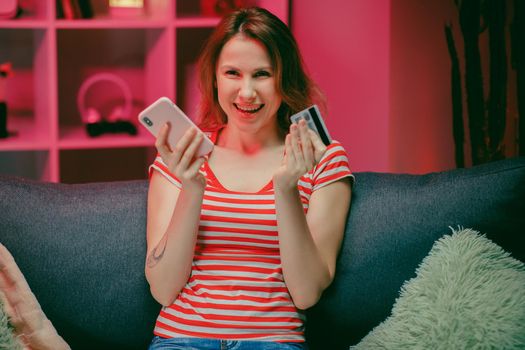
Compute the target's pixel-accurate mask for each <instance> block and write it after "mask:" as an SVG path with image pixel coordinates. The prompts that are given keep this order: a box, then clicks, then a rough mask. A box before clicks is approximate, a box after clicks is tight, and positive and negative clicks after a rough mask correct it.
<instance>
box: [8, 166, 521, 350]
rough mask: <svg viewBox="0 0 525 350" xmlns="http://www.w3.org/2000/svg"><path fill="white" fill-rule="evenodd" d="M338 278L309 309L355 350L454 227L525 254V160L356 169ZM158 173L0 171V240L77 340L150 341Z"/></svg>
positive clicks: (101, 343) (325, 337)
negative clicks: (95, 176) (57, 176)
mask: <svg viewBox="0 0 525 350" xmlns="http://www.w3.org/2000/svg"><path fill="white" fill-rule="evenodd" d="M355 175H356V184H355V186H354V188H353V198H352V207H351V210H350V215H349V218H348V222H347V227H346V233H345V239H344V242H343V247H342V250H341V254H340V256H339V260H338V267H337V273H336V278H335V281H334V283H333V284H332V286H331V287H330V288H329V289H328V290H327V291H326V292H325V294H324V295H323V298H322V299H321V301H320V302H319V303H318V304H317V305H316V306H315V307H313V308H311V309H310V310H308V311H307V314H308V322H307V339H308V342H309V343H310V345H311V348H312V349H347V348H348V345H350V344H353V343H356V342H357V341H358V340H359V339H360V338H362V337H363V336H364V335H365V334H366V333H367V332H368V331H370V330H371V329H372V328H373V327H374V326H376V325H377V324H379V323H380V322H381V321H382V320H384V319H385V318H386V317H387V316H388V315H389V312H390V310H391V307H392V305H393V303H394V300H395V298H396V297H397V295H398V292H399V289H400V287H401V285H402V284H403V282H404V281H405V280H407V279H409V278H411V277H413V276H414V272H415V269H416V267H417V265H418V264H419V263H420V261H421V260H422V259H423V257H424V256H425V255H426V254H427V253H428V251H429V250H430V248H431V247H432V244H433V243H434V241H435V240H436V239H438V238H440V237H441V236H443V235H444V234H448V233H450V230H449V226H452V227H458V226H459V225H461V226H463V227H472V228H474V229H476V230H479V231H481V232H483V233H486V234H487V237H488V238H490V239H492V240H493V241H494V242H496V243H498V244H499V245H501V246H502V247H503V248H504V249H506V250H508V251H510V252H512V253H513V255H514V256H515V257H516V258H518V259H521V260H524V259H525V245H523V237H524V234H523V232H522V231H523V227H525V215H524V214H525V158H516V159H509V160H504V161H500V162H495V163H491V164H487V165H483V166H478V167H474V168H471V169H461V170H454V171H448V172H442V173H435V174H429V175H395V174H380V173H357V174H355ZM147 186H148V184H147V181H128V182H110V183H92V184H78V185H66V184H51V183H39V182H34V181H29V180H22V179H19V178H11V177H1V176H0V220H1V221H0V242H2V243H3V244H4V245H5V246H6V247H7V248H8V249H9V251H10V252H11V253H12V254H13V256H14V257H15V259H16V261H17V263H18V264H19V266H20V269H21V270H22V272H23V273H24V275H25V276H26V279H27V280H28V283H29V285H30V286H31V288H32V289H33V292H34V293H35V295H36V296H37V298H38V300H39V302H40V304H41V306H42V308H43V309H44V311H45V312H46V314H47V315H48V317H49V318H50V319H51V320H52V322H53V324H54V325H55V326H56V328H57V330H58V332H59V333H60V334H61V335H62V336H63V337H64V339H65V340H66V341H67V342H68V343H69V344H70V345H71V346H72V348H73V349H75V350H77V349H145V348H146V346H147V344H148V343H149V341H150V339H151V337H152V329H153V326H154V321H155V318H156V316H157V314H158V311H159V309H160V306H159V305H158V304H157V303H156V302H155V301H154V300H153V298H152V297H151V295H150V292H149V288H148V285H147V282H146V281H145V278H144V257H145V254H146V241H145V232H146V199H147Z"/></svg>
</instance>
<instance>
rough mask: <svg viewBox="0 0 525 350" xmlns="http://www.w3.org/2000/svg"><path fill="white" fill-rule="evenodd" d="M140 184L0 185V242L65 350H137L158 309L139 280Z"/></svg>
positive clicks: (143, 192) (5, 181)
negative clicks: (66, 349) (68, 348)
mask: <svg viewBox="0 0 525 350" xmlns="http://www.w3.org/2000/svg"><path fill="white" fill-rule="evenodd" d="M146 198H147V182H146V181H130V182H111V183H93V184H81V185H65V184H51V183H38V182H34V181H29V180H22V179H13V178H0V213H1V225H0V241H1V242H2V243H3V244H4V245H5V246H6V248H7V249H8V250H9V251H10V252H11V254H12V255H13V256H14V257H15V259H16V261H17V264H18V265H19V267H20V270H21V271H22V272H23V274H24V276H25V277H26V279H27V282H28V283H29V285H30V287H31V289H32V290H33V292H34V294H35V295H36V297H37V299H38V301H39V302H40V305H41V306H42V309H43V310H44V312H45V313H46V314H47V316H48V318H49V319H50V320H51V321H52V322H53V324H54V325H55V327H56V328H57V330H58V333H59V334H60V335H61V336H62V337H63V338H64V339H65V340H66V341H67V342H68V343H69V344H70V346H71V347H72V348H73V349H75V350H76V349H145V348H146V345H147V344H148V342H149V341H151V338H152V332H153V326H154V322H155V318H156V316H157V315H158V311H159V309H160V306H159V304H157V303H156V302H155V301H154V300H153V298H152V297H151V294H150V292H149V287H148V285H147V282H146V280H145V278H144V261H145V260H144V259H145V254H146V237H145V232H146Z"/></svg>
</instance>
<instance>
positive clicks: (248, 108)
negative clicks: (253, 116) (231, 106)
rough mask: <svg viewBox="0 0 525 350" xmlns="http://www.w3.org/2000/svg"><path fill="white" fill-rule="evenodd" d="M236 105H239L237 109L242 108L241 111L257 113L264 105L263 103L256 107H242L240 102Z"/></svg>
mask: <svg viewBox="0 0 525 350" xmlns="http://www.w3.org/2000/svg"><path fill="white" fill-rule="evenodd" d="M235 107H237V109H238V110H240V111H241V112H246V113H255V112H257V111H258V110H260V109H261V108H262V107H263V105H259V106H256V107H241V106H239V105H238V104H235Z"/></svg>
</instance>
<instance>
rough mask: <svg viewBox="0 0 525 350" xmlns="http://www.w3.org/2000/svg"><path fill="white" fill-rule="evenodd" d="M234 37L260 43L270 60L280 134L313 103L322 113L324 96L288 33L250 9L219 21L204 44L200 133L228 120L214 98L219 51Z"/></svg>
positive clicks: (281, 25) (274, 20) (260, 11)
mask: <svg viewBox="0 0 525 350" xmlns="http://www.w3.org/2000/svg"><path fill="white" fill-rule="evenodd" d="M237 34H243V35H246V36H247V37H249V38H252V39H255V40H257V41H259V42H260V43H262V44H263V45H264V46H265V47H266V49H267V51H268V55H269V56H270V60H271V64H272V68H273V70H274V76H275V82H276V90H277V93H279V94H280V96H281V98H282V103H281V106H280V107H279V109H278V111H277V121H278V125H279V128H280V130H281V131H282V132H283V133H284V134H285V133H287V132H288V128H289V127H290V120H289V117H290V116H291V115H292V114H294V113H297V112H299V111H301V110H303V109H305V108H307V107H309V106H310V105H312V104H313V103H317V104H319V105H320V107H321V109H324V106H325V104H324V96H323V95H322V93H321V91H320V90H319V88H318V87H317V85H316V84H315V83H314V82H313V80H312V79H311V78H310V77H309V76H308V74H307V73H306V71H305V68H304V63H303V60H302V57H301V54H300V52H299V49H298V46H297V42H296V41H295V39H294V37H293V35H292V33H291V31H290V29H289V28H288V27H287V26H286V24H284V23H283V22H282V21H281V20H280V19H279V18H278V17H276V16H275V15H273V14H272V13H271V12H269V11H268V10H265V9H262V8H259V7H250V8H244V9H240V10H237V11H235V12H233V13H231V14H229V15H227V16H226V17H224V18H223V19H222V21H221V22H220V23H219V25H218V26H217V27H216V28H215V30H214V32H213V33H212V35H211V36H210V38H209V39H208V41H207V42H206V44H205V46H204V48H203V51H202V53H201V55H200V57H199V61H198V67H199V72H200V76H199V88H200V90H201V94H202V96H201V105H200V110H199V118H198V124H199V126H200V127H201V128H202V129H207V130H210V129H215V128H218V127H220V126H222V125H224V124H226V123H227V116H226V114H225V113H224V111H223V110H222V108H221V107H220V105H219V99H218V96H217V87H216V86H217V83H216V81H217V78H216V70H217V61H218V59H219V55H220V53H221V50H222V48H223V47H224V45H225V44H226V42H228V40H230V39H231V38H233V37H234V36H235V35H237Z"/></svg>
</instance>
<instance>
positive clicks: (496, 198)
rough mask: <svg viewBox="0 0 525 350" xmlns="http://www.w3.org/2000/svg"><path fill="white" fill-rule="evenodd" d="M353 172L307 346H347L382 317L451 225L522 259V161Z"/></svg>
mask: <svg viewBox="0 0 525 350" xmlns="http://www.w3.org/2000/svg"><path fill="white" fill-rule="evenodd" d="M355 175H356V182H355V186H354V187H353V197H352V204H351V209H350V216H349V220H348V223H347V227H346V232H345V238H344V241H343V246H342V249H341V253H340V255H339V259H338V265H337V271H336V277H335V279H334V282H333V283H332V285H331V286H330V287H329V288H328V289H327V290H326V291H325V293H324V295H323V297H322V298H321V300H320V302H319V303H318V304H317V305H316V306H314V307H313V308H311V309H309V310H308V311H307V317H308V321H307V325H306V332H307V339H308V341H309V343H310V344H311V347H312V349H314V350H315V349H334V350H336V349H348V346H349V345H351V344H356V343H357V342H359V340H360V339H361V338H362V337H364V336H365V335H366V334H367V333H368V331H370V330H371V329H372V328H373V327H375V326H377V325H378V324H379V323H381V322H382V321H383V320H385V319H386V317H387V316H388V315H389V314H390V311H391V309H392V305H393V304H394V300H395V299H396V297H397V295H398V291H399V289H400V288H401V285H402V284H403V282H404V281H406V280H408V279H410V278H412V277H414V273H415V270H416V267H417V266H418V264H419V263H420V262H421V260H422V259H423V258H424V257H425V256H426V255H427V254H428V252H429V251H430V248H431V247H432V245H433V244H434V242H435V241H436V240H437V239H439V238H440V237H441V236H443V235H444V234H446V233H447V232H449V227H457V226H463V227H471V228H473V229H476V230H478V231H480V232H484V233H486V235H487V238H489V239H491V240H492V241H493V242H495V243H496V244H498V245H500V246H501V247H502V248H503V249H505V250H506V251H508V252H510V253H511V254H512V255H513V256H514V257H515V258H517V259H519V260H521V261H525V244H523V243H524V231H523V228H524V227H525V215H524V213H525V158H523V157H521V158H514V159H506V160H503V161H498V162H493V163H489V164H484V165H481V166H476V167H473V168H468V169H458V170H452V171H446V172H440V173H432V174H427V175H407V174H381V173H357V174H355Z"/></svg>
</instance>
